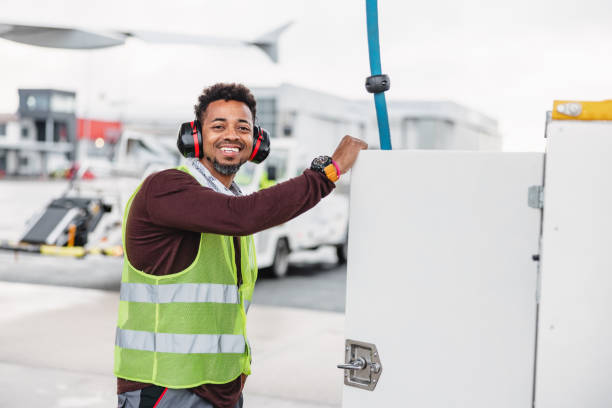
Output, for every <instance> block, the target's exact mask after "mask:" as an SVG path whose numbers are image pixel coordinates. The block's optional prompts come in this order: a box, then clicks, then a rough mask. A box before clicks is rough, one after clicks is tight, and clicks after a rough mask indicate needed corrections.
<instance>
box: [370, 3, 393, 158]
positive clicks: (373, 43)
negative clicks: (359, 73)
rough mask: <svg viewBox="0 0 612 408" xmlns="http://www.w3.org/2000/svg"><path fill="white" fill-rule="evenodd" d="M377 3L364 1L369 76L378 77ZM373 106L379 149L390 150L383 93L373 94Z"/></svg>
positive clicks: (385, 103) (385, 102)
mask: <svg viewBox="0 0 612 408" xmlns="http://www.w3.org/2000/svg"><path fill="white" fill-rule="evenodd" d="M377 3H378V1H377V0H366V16H367V23H368V50H369V53H370V72H371V75H380V74H382V72H381V67H380V44H379V39H378V5H377ZM374 106H375V107H376V119H377V120H378V134H379V137H380V148H381V149H382V150H391V132H390V131H389V115H388V113H387V101H386V99H385V94H384V92H380V93H375V94H374Z"/></svg>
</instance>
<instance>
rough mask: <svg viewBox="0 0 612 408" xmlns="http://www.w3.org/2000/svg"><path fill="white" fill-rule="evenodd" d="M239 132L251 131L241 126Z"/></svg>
mask: <svg viewBox="0 0 612 408" xmlns="http://www.w3.org/2000/svg"><path fill="white" fill-rule="evenodd" d="M239 130H240V131H241V132H250V131H251V129H249V128H248V127H245V126H241V127H240V128H239Z"/></svg>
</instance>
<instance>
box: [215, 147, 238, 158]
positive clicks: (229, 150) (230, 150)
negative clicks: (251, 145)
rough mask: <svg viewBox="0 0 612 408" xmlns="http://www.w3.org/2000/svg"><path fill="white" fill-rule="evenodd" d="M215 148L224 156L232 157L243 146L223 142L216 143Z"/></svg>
mask: <svg viewBox="0 0 612 408" xmlns="http://www.w3.org/2000/svg"><path fill="white" fill-rule="evenodd" d="M217 148H218V149H219V150H221V153H222V154H223V156H224V157H228V158H230V157H232V158H233V157H236V156H238V154H239V153H240V151H241V150H242V149H243V148H244V146H241V145H238V144H229V143H223V144H220V145H218V146H217Z"/></svg>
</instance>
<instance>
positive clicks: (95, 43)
mask: <svg viewBox="0 0 612 408" xmlns="http://www.w3.org/2000/svg"><path fill="white" fill-rule="evenodd" d="M0 37H2V38H4V39H6V40H11V41H15V42H19V43H22V44H29V45H36V46H39V47H50V48H68V49H75V50H83V49H94V48H106V47H113V46H116V45H121V44H123V43H124V42H125V36H124V35H121V34H119V35H117V34H116V33H99V32H94V31H86V30H80V29H76V28H62V27H47V26H33V25H18V24H2V23H0Z"/></svg>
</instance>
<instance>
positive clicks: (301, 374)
mask: <svg viewBox="0 0 612 408" xmlns="http://www.w3.org/2000/svg"><path fill="white" fill-rule="evenodd" d="M66 188H67V183H66V182H65V181H56V180H37V181H27V182H23V181H19V180H2V181H1V182H0V210H1V211H2V214H10V216H3V217H0V239H16V238H17V237H19V236H21V233H22V231H23V229H24V226H25V224H26V222H27V221H28V219H30V218H31V217H32V216H33V214H35V213H36V212H37V211H40V210H41V209H42V208H43V207H44V205H45V204H46V203H47V202H48V201H49V200H50V199H52V198H54V197H57V196H59V195H60V194H61V193H62V192H63V191H65V189H66ZM17 197H19V199H15V198H17ZM332 252H333V251H332ZM297 255H299V254H297ZM320 255H321V254H318V255H317V256H320ZM322 255H323V259H325V258H326V256H327V258H329V257H330V254H327V255H325V254H322ZM334 257H335V254H331V258H332V259H331V261H332V262H333V261H334V259H335V258H334ZM328 261H329V260H328ZM299 272H300V273H299V274H298V276H294V277H292V279H285V280H280V281H277V280H272V279H268V280H265V279H264V280H262V282H261V284H258V287H257V288H256V290H255V295H254V302H253V304H252V305H251V307H250V309H249V321H248V334H249V341H250V343H251V346H252V347H253V365H252V370H253V374H252V375H251V376H249V378H248V380H247V382H246V386H245V390H244V401H245V407H246V408H263V407H265V408H281V407H282V408H314V407H340V405H341V398H342V387H343V372H342V371H341V370H339V369H338V368H336V365H337V364H339V363H341V362H343V361H344V314H343V311H344V291H345V289H344V287H345V271H344V269H338V270H336V269H330V267H329V266H322V267H321V266H316V265H315V266H313V267H306V268H301V269H299ZM120 277H121V259H112V258H104V257H99V256H98V257H95V256H94V257H87V258H86V259H83V260H79V259H71V258H56V257H44V256H40V255H32V254H23V253H17V254H15V253H12V252H5V253H0V392H2V397H1V398H0V408H4V407H11V408H13V407H17V408H21V407H25V408H29V407H40V406H44V407H49V408H70V407H75V408H102V407H114V406H116V403H117V398H116V379H115V377H114V375H113V350H114V340H115V339H114V337H115V326H116V319H117V307H118V302H119V293H118V291H117V289H118V286H119V281H120ZM286 305H291V306H293V307H287V306H286Z"/></svg>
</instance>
